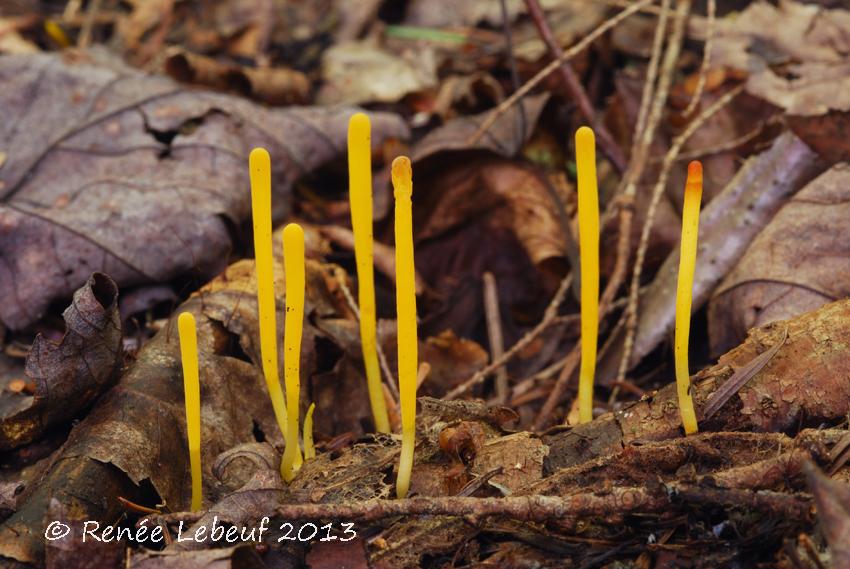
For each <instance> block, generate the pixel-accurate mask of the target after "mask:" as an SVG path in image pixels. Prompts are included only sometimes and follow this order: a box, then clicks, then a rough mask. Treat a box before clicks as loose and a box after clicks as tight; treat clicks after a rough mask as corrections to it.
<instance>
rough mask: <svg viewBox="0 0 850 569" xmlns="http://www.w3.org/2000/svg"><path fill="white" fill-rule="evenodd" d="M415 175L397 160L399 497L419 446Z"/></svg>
mask: <svg viewBox="0 0 850 569" xmlns="http://www.w3.org/2000/svg"><path fill="white" fill-rule="evenodd" d="M412 177H413V174H412V171H411V168H410V159H409V158H407V157H406V156H399V157H398V158H396V159H395V160H393V165H392V178H393V188H394V190H395V192H394V193H395V275H396V318H397V320H398V385H399V399H400V403H401V433H402V434H401V437H402V438H401V456H400V458H399V464H398V478H397V479H396V495H397V496H398V497H399V498H404V497H405V496H407V491H408V489H409V488H410V474H411V471H412V470H413V448H414V446H415V443H416V373H417V370H418V368H419V361H418V360H419V358H418V354H417V352H418V340H417V337H416V280H415V275H414V264H413V204H412V202H411V197H412V195H413V180H412Z"/></svg>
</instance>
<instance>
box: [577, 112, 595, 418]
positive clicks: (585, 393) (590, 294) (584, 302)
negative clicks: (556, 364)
mask: <svg viewBox="0 0 850 569" xmlns="http://www.w3.org/2000/svg"><path fill="white" fill-rule="evenodd" d="M576 170H577V176H578V233H579V253H580V254H581V261H580V264H581V369H580V371H579V382H578V408H579V421H580V422H582V423H587V422H588V421H592V420H593V377H594V375H595V374H596V341H597V335H598V333H599V197H598V190H597V184H596V140H595V138H594V135H593V130H591V129H590V128H588V127H586V126H583V127H581V128H580V129H578V130H577V131H576Z"/></svg>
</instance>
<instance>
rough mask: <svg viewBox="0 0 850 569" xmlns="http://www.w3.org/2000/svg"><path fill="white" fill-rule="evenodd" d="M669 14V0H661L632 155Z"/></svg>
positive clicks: (650, 96) (650, 95) (642, 127)
mask: <svg viewBox="0 0 850 569" xmlns="http://www.w3.org/2000/svg"><path fill="white" fill-rule="evenodd" d="M669 15H670V0H662V2H661V13H660V15H659V16H658V23H657V24H656V26H655V36H654V37H653V39H652V55H651V56H650V58H649V65H648V66H647V68H646V78H645V79H644V82H643V92H642V93H641V97H640V108H639V109H638V116H637V122H636V123H635V130H634V133H633V135H632V156H634V155H635V153H636V152H637V146H638V141H639V140H640V139H641V137H642V135H643V131H644V130H645V129H646V117H647V115H648V114H649V105H650V103H651V102H652V99H653V94H654V93H655V80H656V78H657V77H658V67H659V65H660V64H661V54H662V53H663V51H664V50H663V47H664V36H665V33H666V32H667V19H668V17H669Z"/></svg>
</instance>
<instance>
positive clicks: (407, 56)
mask: <svg viewBox="0 0 850 569" xmlns="http://www.w3.org/2000/svg"><path fill="white" fill-rule="evenodd" d="M322 79H323V81H324V83H323V85H322V87H321V88H320V89H319V92H318V94H317V95H316V102H317V103H319V104H322V105H333V104H361V103H393V102H396V101H398V100H400V99H401V98H402V97H404V96H405V95H409V94H412V93H419V92H421V91H424V90H425V89H431V88H434V87H436V86H437V58H436V54H435V52H434V51H433V50H432V49H429V48H418V49H416V50H412V49H410V50H405V51H402V52H401V53H398V54H395V53H390V52H389V51H387V50H385V49H383V48H381V47H380V46H377V45H374V44H373V43H371V42H356V43H355V42H351V43H343V44H338V45H335V46H332V47H331V48H329V49H328V50H327V51H325V53H324V55H323V56H322Z"/></svg>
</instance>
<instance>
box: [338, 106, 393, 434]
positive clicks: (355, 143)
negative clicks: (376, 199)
mask: <svg viewBox="0 0 850 569" xmlns="http://www.w3.org/2000/svg"><path fill="white" fill-rule="evenodd" d="M369 131H370V127H369V117H367V116H366V115H365V114H363V113H357V114H355V115H354V116H353V117H351V120H350V121H349V122H348V184H349V201H350V203H351V227H352V229H353V230H354V255H355V257H356V259H357V283H358V284H357V288H358V299H357V300H358V304H359V305H360V343H361V345H362V349H363V363H364V365H365V367H366V381H367V385H368V388H369V402H370V403H371V405H372V417H373V419H374V420H375V428H376V429H377V430H378V432H380V433H389V432H390V421H389V417H388V415H387V405H386V402H385V401H384V391H383V388H382V387H381V370H380V367H379V365H378V351H377V330H376V327H377V325H376V316H375V275H374V266H373V265H374V261H373V255H374V254H373V251H372V151H371V137H370V132H369Z"/></svg>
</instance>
